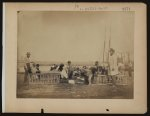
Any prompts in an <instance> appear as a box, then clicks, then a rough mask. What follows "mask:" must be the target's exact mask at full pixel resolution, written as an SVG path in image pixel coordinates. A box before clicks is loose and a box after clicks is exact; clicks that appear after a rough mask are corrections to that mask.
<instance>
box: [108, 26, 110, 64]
mask: <svg viewBox="0 0 150 116" xmlns="http://www.w3.org/2000/svg"><path fill="white" fill-rule="evenodd" d="M110 46H111V25H110V34H109V46H108V62H109V50H110Z"/></svg>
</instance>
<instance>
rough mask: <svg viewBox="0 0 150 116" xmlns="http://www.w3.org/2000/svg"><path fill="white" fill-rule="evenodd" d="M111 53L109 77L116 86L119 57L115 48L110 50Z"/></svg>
mask: <svg viewBox="0 0 150 116" xmlns="http://www.w3.org/2000/svg"><path fill="white" fill-rule="evenodd" d="M109 53H110V55H109V75H110V76H111V78H112V83H113V84H114V85H115V84H116V79H117V74H118V65H117V56H116V54H115V50H114V49H113V48H110V51H109Z"/></svg>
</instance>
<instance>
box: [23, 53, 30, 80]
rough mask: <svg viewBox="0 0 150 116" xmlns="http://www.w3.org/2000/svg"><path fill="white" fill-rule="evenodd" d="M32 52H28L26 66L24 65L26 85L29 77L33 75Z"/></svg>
mask: <svg viewBox="0 0 150 116" xmlns="http://www.w3.org/2000/svg"><path fill="white" fill-rule="evenodd" d="M30 55H31V54H30V52H27V54H26V57H25V59H24V61H25V64H24V70H25V74H24V83H27V82H28V76H29V75H31V74H32V70H31V63H32V62H31V60H30Z"/></svg>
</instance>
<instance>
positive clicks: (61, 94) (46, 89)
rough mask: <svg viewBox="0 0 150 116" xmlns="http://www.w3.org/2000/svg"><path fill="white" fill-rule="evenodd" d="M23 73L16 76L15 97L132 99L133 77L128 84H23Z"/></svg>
mask: <svg viewBox="0 0 150 116" xmlns="http://www.w3.org/2000/svg"><path fill="white" fill-rule="evenodd" d="M23 77H24V75H23V74H18V77H17V98H59V99H61V98H63V99H65V98H71V99H89V98H91V99H133V77H132V78H131V77H130V78H128V85H116V86H112V85H98V84H92V85H84V84H67V83H61V84H57V85H50V84H47V85H44V84H43V85H40V84H34V85H24V84H23V80H24V78H23Z"/></svg>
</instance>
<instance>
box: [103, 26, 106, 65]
mask: <svg viewBox="0 0 150 116" xmlns="http://www.w3.org/2000/svg"><path fill="white" fill-rule="evenodd" d="M105 44H106V26H105V38H104V49H103V63H104V58H105Z"/></svg>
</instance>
